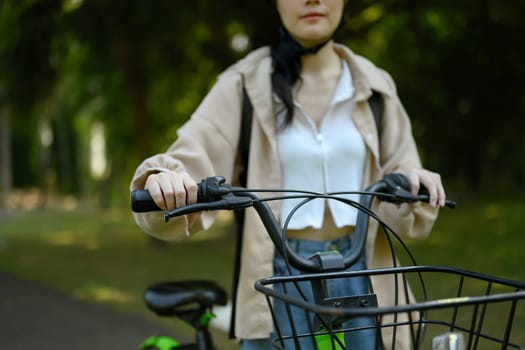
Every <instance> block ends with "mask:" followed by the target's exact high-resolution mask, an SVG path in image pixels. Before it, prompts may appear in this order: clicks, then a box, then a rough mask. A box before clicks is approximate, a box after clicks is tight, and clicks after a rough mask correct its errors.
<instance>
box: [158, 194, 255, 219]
mask: <svg viewBox="0 0 525 350" xmlns="http://www.w3.org/2000/svg"><path fill="white" fill-rule="evenodd" d="M252 203H253V199H252V198H250V197H238V196H236V195H233V194H228V195H225V196H223V197H222V199H220V200H218V201H213V202H207V203H195V204H189V205H185V206H183V207H180V208H176V209H173V210H171V211H169V212H167V213H165V214H164V221H166V222H168V221H169V220H170V219H172V218H174V217H177V216H182V215H186V214H191V213H196V212H199V211H210V210H221V209H226V210H233V209H240V208H246V207H250V206H251V205H252Z"/></svg>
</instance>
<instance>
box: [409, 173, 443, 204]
mask: <svg viewBox="0 0 525 350" xmlns="http://www.w3.org/2000/svg"><path fill="white" fill-rule="evenodd" d="M402 172H403V173H404V174H405V175H406V176H407V177H408V179H409V180H410V183H411V184H412V193H414V194H416V193H418V192H419V189H420V188H421V186H423V187H425V188H426V189H427V191H428V194H429V196H430V200H429V203H430V205H432V206H433V207H435V208H437V207H444V206H445V199H446V194H445V188H444V187H443V183H442V182H441V176H440V175H439V174H438V173H435V172H432V171H429V170H426V169H421V168H413V169H408V170H405V171H402Z"/></svg>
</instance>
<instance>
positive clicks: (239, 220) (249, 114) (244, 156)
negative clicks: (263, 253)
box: [229, 75, 253, 339]
mask: <svg viewBox="0 0 525 350" xmlns="http://www.w3.org/2000/svg"><path fill="white" fill-rule="evenodd" d="M241 79H242V106H241V129H240V136H239V152H240V156H241V160H242V166H243V168H242V171H241V173H240V174H239V184H240V185H241V186H242V187H246V183H247V181H248V160H249V157H250V139H251V134H252V120H253V105H252V101H251V100H250V97H248V94H247V93H246V88H245V86H244V76H243V75H241ZM233 214H234V217H235V230H236V238H237V240H236V242H235V257H234V259H235V260H234V266H233V286H232V299H233V303H232V311H231V321H230V332H229V337H230V339H234V338H235V310H236V304H237V303H236V299H237V287H238V285H239V274H240V270H241V250H242V236H243V235H242V230H243V227H244V215H245V214H244V209H236V210H234V212H233Z"/></svg>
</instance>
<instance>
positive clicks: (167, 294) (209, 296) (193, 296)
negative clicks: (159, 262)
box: [144, 281, 228, 316]
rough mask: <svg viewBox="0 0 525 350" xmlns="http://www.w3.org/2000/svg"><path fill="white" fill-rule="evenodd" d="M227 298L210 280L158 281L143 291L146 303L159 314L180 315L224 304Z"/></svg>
mask: <svg viewBox="0 0 525 350" xmlns="http://www.w3.org/2000/svg"><path fill="white" fill-rule="evenodd" d="M227 299H228V298H227V296H226V292H225V291H224V289H223V288H222V287H221V286H219V285H217V284H216V283H214V282H211V281H176V282H159V283H155V284H153V285H151V286H149V287H148V288H147V289H146V291H145V292H144V301H145V302H146V305H147V306H148V308H149V309H150V310H152V311H153V312H155V313H156V314H157V315H160V316H176V315H182V314H188V313H194V312H195V311H197V310H202V309H208V308H210V307H211V306H212V305H226V303H227V301H228V300H227Z"/></svg>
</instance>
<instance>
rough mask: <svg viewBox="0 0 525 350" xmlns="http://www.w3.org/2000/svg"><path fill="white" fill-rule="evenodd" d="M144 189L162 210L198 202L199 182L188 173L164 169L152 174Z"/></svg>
mask: <svg viewBox="0 0 525 350" xmlns="http://www.w3.org/2000/svg"><path fill="white" fill-rule="evenodd" d="M144 189H146V190H148V191H149V193H150V195H151V197H152V198H153V200H154V201H155V204H157V206H158V207H159V208H161V209H162V210H167V211H169V210H173V209H175V208H179V207H182V206H185V205H187V204H194V203H196V202H197V183H196V182H195V181H194V180H193V179H192V178H191V176H190V175H188V174H187V173H176V172H173V171H164V172H159V173H156V174H151V175H149V176H148V178H147V179H146V184H145V186H144Z"/></svg>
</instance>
